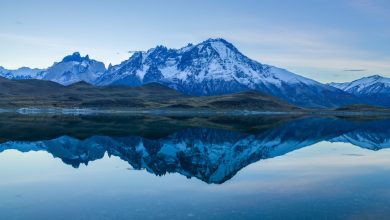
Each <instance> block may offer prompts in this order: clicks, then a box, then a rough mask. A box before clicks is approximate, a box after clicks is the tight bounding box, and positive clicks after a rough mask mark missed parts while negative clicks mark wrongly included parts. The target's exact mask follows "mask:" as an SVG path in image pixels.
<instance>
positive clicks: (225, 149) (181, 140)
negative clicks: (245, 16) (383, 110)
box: [0, 114, 390, 219]
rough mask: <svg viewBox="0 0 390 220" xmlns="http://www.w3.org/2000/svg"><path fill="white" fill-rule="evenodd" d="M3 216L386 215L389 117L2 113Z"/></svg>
mask: <svg viewBox="0 0 390 220" xmlns="http://www.w3.org/2000/svg"><path fill="white" fill-rule="evenodd" d="M0 122H1V125H0V175H1V181H0V198H1V199H0V219H33V218H35V219H240V218H242V219H259V218H264V219H305V218H310V219H312V218H316V219H356V218H370V219H372V218H383V219H385V218H386V217H387V216H388V215H389V214H390V204H389V202H388V201H390V190H389V189H390V188H389V186H388V183H390V150H389V149H387V148H389V147H390V135H389V134H390V123H389V122H390V120H389V119H381V118H338V117H322V118H319V117H299V118H296V117H291V116H290V117H287V116H286V117H272V116H267V117H244V118H240V117H208V118H188V117H180V118H174V117H151V116H137V117H135V116H131V117H130V116H93V115H92V116H69V115H67V116H47V115H29V116H26V115H24V116H23V115H15V114H1V115H0Z"/></svg>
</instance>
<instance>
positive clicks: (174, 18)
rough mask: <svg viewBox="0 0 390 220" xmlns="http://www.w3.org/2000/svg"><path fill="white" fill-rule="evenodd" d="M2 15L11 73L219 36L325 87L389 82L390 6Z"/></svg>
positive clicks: (72, 2) (201, 2) (183, 1)
mask: <svg viewBox="0 0 390 220" xmlns="http://www.w3.org/2000/svg"><path fill="white" fill-rule="evenodd" d="M0 16H1V17H0V66H4V67H6V68H10V69H13V68H18V67H21V66H29V67H39V68H45V67H48V66H50V65H52V64H53V62H55V61H58V60H60V59H62V57H64V56H65V55H66V54H69V53H72V52H74V51H80V52H81V53H82V54H89V55H90V57H91V58H94V59H97V60H101V61H103V62H105V63H106V65H108V64H109V63H113V64H117V63H120V62H121V61H123V60H124V59H127V58H128V57H129V54H128V53H127V51H129V50H147V49H149V48H151V47H155V46H156V45H165V46H167V47H171V48H179V47H182V46H185V45H187V44H188V43H199V42H201V41H203V40H205V39H208V38H214V37H221V38H225V39H226V40H228V41H230V42H232V43H233V44H234V45H235V46H236V47H237V48H238V49H239V50H240V51H241V52H243V53H244V54H245V55H247V56H249V57H250V58H252V59H255V60H257V61H259V62H262V63H267V64H271V65H275V66H278V67H282V68H286V69H288V70H290V71H293V72H295V73H298V74H300V75H303V76H306V77H310V78H313V79H315V80H318V81H320V82H330V81H348V80H353V79H356V78H359V77H362V76H368V75H372V74H380V75H383V76H387V77H390V1H388V0H328V1H325V0H284V1H282V0H280V1H276V0H273V1H272V0H264V1H261V0H256V1H255V0H240V1H232V0H223V1H222V0H215V1H210V0H209V1H206V0H164V1H163V0H160V1H157V0H155V1H152V0H142V1H139V0H138V1H132V0H127V1H125V0H117V1H114V0H111V1H106V0H95V1H91V0H84V1H76V0H67V1H65V0H63V1H55V0H35V1H30V0H25V1H22V0H1V2H0Z"/></svg>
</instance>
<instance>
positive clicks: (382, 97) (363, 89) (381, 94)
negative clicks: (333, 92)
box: [329, 75, 390, 106]
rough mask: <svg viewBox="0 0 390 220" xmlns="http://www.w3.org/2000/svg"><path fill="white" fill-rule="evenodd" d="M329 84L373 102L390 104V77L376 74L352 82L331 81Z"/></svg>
mask: <svg viewBox="0 0 390 220" xmlns="http://www.w3.org/2000/svg"><path fill="white" fill-rule="evenodd" d="M329 85H330V86H333V87H335V88H338V89H341V90H343V91H345V92H348V93H350V94H353V95H356V96H358V97H362V98H366V99H367V100H370V101H372V103H373V104H379V105H384V106H390V78H386V77H383V76H378V75H374V76H369V77H364V78H361V79H358V80H355V81H352V82H346V83H329Z"/></svg>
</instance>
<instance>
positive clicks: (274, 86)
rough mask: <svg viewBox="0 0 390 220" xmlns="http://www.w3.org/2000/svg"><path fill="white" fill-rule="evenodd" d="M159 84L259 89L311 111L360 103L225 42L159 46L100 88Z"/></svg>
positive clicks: (203, 89) (113, 71)
mask: <svg viewBox="0 0 390 220" xmlns="http://www.w3.org/2000/svg"><path fill="white" fill-rule="evenodd" d="M149 82H158V83H161V84H164V85H166V86H169V87H171V88H173V89H176V90H178V91H180V92H183V93H186V94H190V95H206V96H207V95H220V94H227V93H234V92H240V91H245V90H258V91H261V92H264V93H268V94H271V95H274V96H277V97H280V98H282V99H284V100H286V101H288V102H290V103H293V104H297V105H301V106H308V107H328V106H338V105H340V104H348V103H353V102H356V100H355V99H354V97H353V96H351V95H349V94H347V93H344V92H342V91H340V90H338V89H335V88H333V87H331V86H328V85H324V84H321V83H319V82H316V81H314V80H311V79H308V78H305V77H302V76H299V75H296V74H294V73H292V72H289V71H287V70H284V69H280V68H277V67H274V66H270V65H266V64H261V63H259V62H256V61H254V60H251V59H249V58H248V57H246V56H245V55H243V54H242V53H240V52H239V51H238V49H237V48H235V47H234V46H233V45H232V44H231V43H229V42H227V41H225V40H223V39H209V40H206V41H204V42H202V43H200V44H198V45H192V44H189V45H188V46H186V47H183V48H181V49H168V48H166V47H164V46H158V47H156V48H153V49H150V50H148V51H147V52H136V53H134V54H133V56H132V57H130V58H129V59H128V60H126V61H124V62H122V63H121V64H119V65H116V66H111V67H110V68H109V69H108V70H107V71H106V73H105V74H103V75H102V76H101V77H99V78H98V79H97V80H96V82H95V83H96V84H98V85H128V86H139V85H142V84H145V83H149Z"/></svg>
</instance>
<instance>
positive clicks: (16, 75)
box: [0, 66, 44, 80]
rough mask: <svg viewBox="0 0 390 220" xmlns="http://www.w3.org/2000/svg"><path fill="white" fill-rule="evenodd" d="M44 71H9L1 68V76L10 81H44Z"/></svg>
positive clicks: (29, 69) (36, 69)
mask: <svg viewBox="0 0 390 220" xmlns="http://www.w3.org/2000/svg"><path fill="white" fill-rule="evenodd" d="M43 71H44V70H43V69H38V68H34V69H31V68H28V67H21V68H19V69H16V70H8V69H5V68H3V67H1V66H0V76H1V77H5V78H8V79H15V80H19V79H42V77H43Z"/></svg>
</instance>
